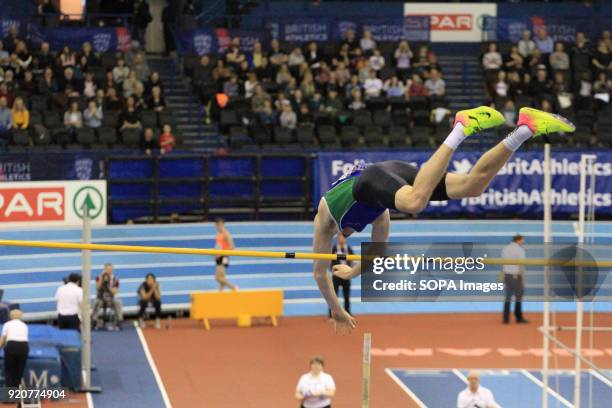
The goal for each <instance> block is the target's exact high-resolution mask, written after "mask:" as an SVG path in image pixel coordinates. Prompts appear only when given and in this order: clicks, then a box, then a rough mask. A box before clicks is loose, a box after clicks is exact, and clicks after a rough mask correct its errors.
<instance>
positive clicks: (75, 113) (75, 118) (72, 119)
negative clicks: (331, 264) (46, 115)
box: [64, 101, 83, 130]
mask: <svg viewBox="0 0 612 408" xmlns="http://www.w3.org/2000/svg"><path fill="white" fill-rule="evenodd" d="M64 126H66V127H67V128H68V129H71V130H74V129H80V128H82V127H83V114H82V113H81V111H80V110H79V103H78V102H77V101H73V102H71V103H70V108H69V109H68V110H67V111H66V112H65V113H64Z"/></svg>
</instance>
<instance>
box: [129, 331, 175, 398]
mask: <svg viewBox="0 0 612 408" xmlns="http://www.w3.org/2000/svg"><path fill="white" fill-rule="evenodd" d="M134 328H135V329H136V333H138V338H139V339H140V344H141V345H142V350H143V351H144V353H145V356H146V357H147V361H148V362H149V366H150V367H151V371H153V376H154V377H155V382H157V388H159V392H160V393H161V395H162V398H163V400H164V405H165V407H166V408H172V404H171V403H170V398H168V393H167V392H166V387H165V386H164V382H163V381H162V379H161V376H160V375H159V371H157V366H156V365H155V361H153V357H152V356H151V352H150V351H149V346H148V345H147V340H146V339H145V337H144V335H143V334H142V330H140V327H139V326H138V324H137V323H136V322H135V321H134Z"/></svg>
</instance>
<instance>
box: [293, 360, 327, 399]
mask: <svg viewBox="0 0 612 408" xmlns="http://www.w3.org/2000/svg"><path fill="white" fill-rule="evenodd" d="M324 366H325V360H324V359H323V357H321V356H316V357H313V358H312V359H311V360H310V371H309V372H308V373H306V374H304V375H302V376H301V377H300V380H299V381H298V384H297V387H296V390H295V398H296V399H297V400H298V401H300V404H301V405H300V407H301V408H331V399H332V398H333V397H334V395H335V393H336V384H335V383H334V379H333V378H332V376H331V375H329V374H327V373H325V372H323V367H324Z"/></svg>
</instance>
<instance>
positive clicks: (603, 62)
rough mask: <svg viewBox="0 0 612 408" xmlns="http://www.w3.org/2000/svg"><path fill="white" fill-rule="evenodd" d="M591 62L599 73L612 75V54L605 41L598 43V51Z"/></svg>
mask: <svg viewBox="0 0 612 408" xmlns="http://www.w3.org/2000/svg"><path fill="white" fill-rule="evenodd" d="M591 61H592V62H593V67H594V68H595V70H596V71H597V72H605V73H607V74H611V73H612V54H611V53H610V50H609V49H608V46H607V45H606V42H605V41H604V40H598V41H597V49H596V50H595V52H594V53H593V59H592V60H591Z"/></svg>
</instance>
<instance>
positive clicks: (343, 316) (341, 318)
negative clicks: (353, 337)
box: [332, 310, 357, 335]
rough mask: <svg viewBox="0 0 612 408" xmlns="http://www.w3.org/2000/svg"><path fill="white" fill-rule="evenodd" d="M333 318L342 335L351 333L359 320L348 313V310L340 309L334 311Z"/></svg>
mask: <svg viewBox="0 0 612 408" xmlns="http://www.w3.org/2000/svg"><path fill="white" fill-rule="evenodd" d="M332 319H333V321H334V328H335V330H336V333H340V334H342V335H345V334H351V332H352V331H353V329H354V328H355V327H357V321H355V319H354V318H353V316H351V315H350V314H348V312H347V311H346V310H339V311H338V312H332Z"/></svg>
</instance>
